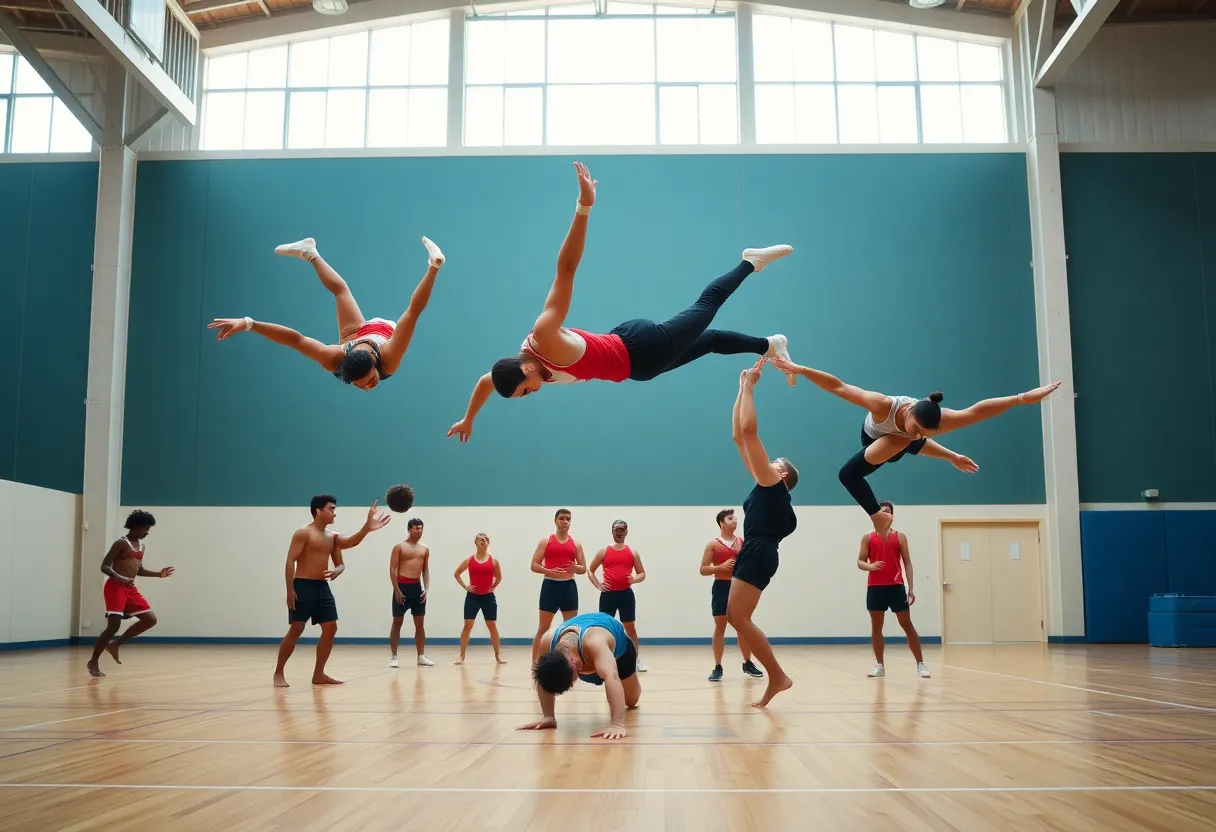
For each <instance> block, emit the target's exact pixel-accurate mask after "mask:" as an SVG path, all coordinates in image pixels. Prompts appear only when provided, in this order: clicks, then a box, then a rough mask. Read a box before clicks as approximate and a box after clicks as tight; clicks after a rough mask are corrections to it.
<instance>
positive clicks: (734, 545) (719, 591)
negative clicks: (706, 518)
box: [701, 508, 764, 682]
mask: <svg viewBox="0 0 1216 832" xmlns="http://www.w3.org/2000/svg"><path fill="white" fill-rule="evenodd" d="M717 521H718V536H717V537H715V538H714V539H713V540H711V541H709V542H708V543H706V544H705V548H704V549H703V550H702V551H701V574H702V575H704V576H706V577H707V578H708V577H712V578H713V579H714V584H713V588H712V590H711V591H710V596H709V606H710V612H711V613H712V614H713V619H714V635H713V640H712V644H713V650H714V669H713V671H712V672H711V673H710V674H709V681H711V682H721V681H722V655H723V654H724V653H725V652H726V599H727V597H728V596H729V595H730V582H731V575H732V573H733V571H734V567H735V557H736V556H737V555H738V554H739V550H740V549H742V548H743V535H737V536H736V534H735V532H736V531H737V530H738V528H739V518H737V517H735V510H734V509H731V508H728V509H723V510H722V511H719V512H718V517H717ZM735 634H736V635H737V636H738V638H739V652H741V653H742V654H743V672H744V673H746V674H747V675H748V676H752V677H755V678H762V677H763V676H764V672H763V671H762V670H761V669H760V668H758V667H756V664H755V662H753V661H752V651H751V649H750V648H749V647H748V646H747V641H746V639H744V638H743V636H742V635H739V634H738V631H736V633H735Z"/></svg>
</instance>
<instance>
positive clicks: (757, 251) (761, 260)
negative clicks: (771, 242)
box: [743, 246, 794, 272]
mask: <svg viewBox="0 0 1216 832" xmlns="http://www.w3.org/2000/svg"><path fill="white" fill-rule="evenodd" d="M793 253H794V247H793V246H766V247H764V248H745V249H743V259H744V260H746V261H747V262H749V263H751V264H752V265H753V266H755V267H756V271H757V272H762V271H764V267H765V266H767V265H768V264H769V263H771V262H773V261H774V260H778V259H780V258H782V257H784V256H785V255H787V254H793Z"/></svg>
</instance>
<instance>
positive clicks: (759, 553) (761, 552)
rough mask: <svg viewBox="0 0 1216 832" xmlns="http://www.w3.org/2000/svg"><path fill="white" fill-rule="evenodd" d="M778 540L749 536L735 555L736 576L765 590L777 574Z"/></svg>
mask: <svg viewBox="0 0 1216 832" xmlns="http://www.w3.org/2000/svg"><path fill="white" fill-rule="evenodd" d="M777 566H778V558H777V541H775V540H766V539H764V538H758V537H749V538H747V539H746V540H744V541H743V548H742V549H740V550H739V554H737V555H736V556H735V571H734V573H733V575H734V577H736V578H738V579H739V580H741V581H746V582H747V583H749V584H751V585H752V586H754V587H755V588H756V589H758V590H760V591H761V592H763V591H764V590H765V588H766V587H768V584H769V581H771V580H772V579H773V576H774V575H776V574H777Z"/></svg>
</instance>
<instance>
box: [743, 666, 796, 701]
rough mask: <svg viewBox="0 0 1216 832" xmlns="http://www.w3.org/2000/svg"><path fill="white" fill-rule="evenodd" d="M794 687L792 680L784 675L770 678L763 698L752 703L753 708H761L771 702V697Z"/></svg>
mask: <svg viewBox="0 0 1216 832" xmlns="http://www.w3.org/2000/svg"><path fill="white" fill-rule="evenodd" d="M793 686H794V680H793V679H791V678H790V677H789V676H786V675H785V674H784V673H783V674H781V675H780V676H771V677H769V680H768V687H767V688H765V689H764V696H763V697H761V699H760V701H759V702H753V703H752V707H753V708H763V707H765V706H767V705H768V703H769V702H772V701H773V697H774V696H776V695H777V694H779V693H781V691H783V690H789V689H790V688H792V687H793Z"/></svg>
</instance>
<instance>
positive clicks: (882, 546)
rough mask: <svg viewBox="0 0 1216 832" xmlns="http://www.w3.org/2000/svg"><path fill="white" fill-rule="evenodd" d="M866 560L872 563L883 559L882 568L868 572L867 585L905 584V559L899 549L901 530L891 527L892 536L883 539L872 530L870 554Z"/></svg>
mask: <svg viewBox="0 0 1216 832" xmlns="http://www.w3.org/2000/svg"><path fill="white" fill-rule="evenodd" d="M866 560H867V561H868V562H870V563H875V562H877V561H882V564H883V565H882V569H879V570H878V571H877V572H867V573H866V574H867V576H868V578H869V580H868V581H867V582H866V585H867V586H903V583H904V559H903V555H902V553H901V552H900V549H899V532H897V531H895V529H891V533H890V536H889V537H888V538H887V539H886V540H883V539H882V538H881V537H879V536H878V535H877V534H875V533H874V532H870V554H869V557H867V558H866Z"/></svg>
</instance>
